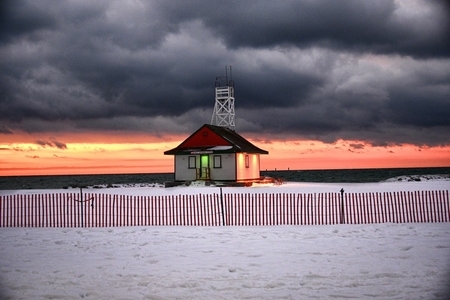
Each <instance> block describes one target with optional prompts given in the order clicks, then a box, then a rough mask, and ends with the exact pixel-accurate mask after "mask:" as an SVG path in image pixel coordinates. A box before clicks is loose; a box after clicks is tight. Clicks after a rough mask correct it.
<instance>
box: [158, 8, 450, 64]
mask: <svg viewBox="0 0 450 300" xmlns="http://www.w3.org/2000/svg"><path fill="white" fill-rule="evenodd" d="M185 4H186V5H179V3H175V2H171V1H164V2H163V4H161V5H162V6H163V11H164V12H165V13H166V14H167V15H168V18H169V19H172V20H182V21H185V20H189V19H200V20H202V21H203V22H204V23H205V24H206V25H207V26H208V27H210V28H212V29H213V30H214V32H216V33H217V34H218V36H220V37H222V38H223V39H224V40H225V42H226V44H227V45H228V46H229V47H231V48H240V47H250V48H255V47H256V48H264V47H274V46H279V45H292V46H298V47H301V48H306V47H311V46H320V47H327V48H333V49H343V50H345V51H356V52H359V51H363V52H372V53H373V52H374V53H388V54H391V53H398V54H404V55H412V56H418V57H430V56H431V57H435V56H445V57H448V56H449V55H450V38H449V33H450V31H449V24H448V19H447V18H446V17H447V16H446V15H445V13H446V11H445V9H446V8H447V6H446V5H445V4H444V3H440V2H437V1H435V2H433V3H428V4H432V5H433V7H432V8H431V9H432V10H433V15H432V17H433V19H426V18H427V17H428V16H429V15H428V14H427V13H424V15H422V16H421V15H420V13H421V12H420V11H418V12H416V14H414V15H406V16H405V15H402V14H401V12H399V11H398V10H397V9H398V5H397V4H396V3H395V2H394V1H390V0H387V1H359V0H354V1H296V0H292V1H283V3H280V2H277V1H263V2H255V1H233V2H229V1H223V2H209V4H206V5H205V3H204V1H187V3H186V2H185ZM422 4H423V3H422ZM417 9H424V7H423V6H420V7H417ZM426 9H428V8H425V10H426ZM441 10H442V11H441ZM417 17H419V18H417Z"/></svg>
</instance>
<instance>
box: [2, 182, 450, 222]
mask: <svg viewBox="0 0 450 300" xmlns="http://www.w3.org/2000/svg"><path fill="white" fill-rule="evenodd" d="M449 221H450V201H449V193H448V191H416V192H387V193H345V194H339V193H318V194H289V193H288V194H286V193H278V194H267V193H261V194H250V193H249V194H245V193H244V194H222V193H220V194H198V195H179V196H124V195H122V196H120V195H109V194H96V193H92V194H90V193H84V194H83V193H60V194H31V195H9V196H0V227H114V226H152V225H156V226H164V225H175V226H176V225H178V226H236V225H244V226H259V225H325V224H368V223H384V222H393V223H409V222H449Z"/></svg>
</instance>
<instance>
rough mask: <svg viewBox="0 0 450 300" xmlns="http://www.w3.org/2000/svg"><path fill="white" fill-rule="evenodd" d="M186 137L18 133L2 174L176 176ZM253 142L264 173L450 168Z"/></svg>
mask: <svg viewBox="0 0 450 300" xmlns="http://www.w3.org/2000/svg"><path fill="white" fill-rule="evenodd" d="M47 136H48V135H47ZM186 137H187V136H186ZM186 137H183V136H181V135H177V136H171V137H165V138H164V139H162V138H151V137H148V136H145V135H141V136H140V135H122V136H121V135H117V136H111V135H103V136H102V135H98V134H97V135H91V136H84V137H83V140H84V141H83V142H81V141H80V140H81V136H77V135H72V136H70V135H68V136H65V137H64V141H65V142H66V143H65V144H64V146H62V147H61V148H58V147H55V146H54V145H51V143H49V145H40V144H37V143H36V140H39V139H38V138H31V137H30V136H26V135H22V138H19V137H18V136H17V135H16V136H15V137H14V139H11V138H12V136H9V138H10V139H9V140H6V139H3V140H1V141H0V149H1V150H0V153H1V158H0V164H1V167H0V176H15V175H70V174H121V173H166V172H173V169H174V166H173V156H165V155H164V154H163V152H164V151H166V150H168V149H171V148H174V147H176V146H177V145H178V144H179V143H181V142H182V141H183V140H184V139H185V138H186ZM47 140H49V141H51V140H52V139H47ZM95 140H98V141H99V142H95ZM249 140H250V141H251V142H252V143H254V144H255V145H257V146H259V147H261V148H263V149H265V150H267V151H269V155H262V156H261V170H262V171H264V170H288V169H290V170H313V169H356V168H400V167H445V166H450V147H422V148H421V147H417V146H413V145H401V146H398V145H396V146H386V147H372V146H370V145H368V144H364V143H362V142H358V141H345V140H339V141H337V142H335V143H330V144H327V143H323V142H318V141H311V140H289V141H272V142H270V143H260V142H257V141H254V140H252V139H249ZM53 141H56V139H53ZM139 141H140V142H139Z"/></svg>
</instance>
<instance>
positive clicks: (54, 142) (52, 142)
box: [36, 138, 67, 150]
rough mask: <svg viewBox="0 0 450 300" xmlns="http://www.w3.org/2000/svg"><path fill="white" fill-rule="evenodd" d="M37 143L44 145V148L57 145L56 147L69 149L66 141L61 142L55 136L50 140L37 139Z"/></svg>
mask: <svg viewBox="0 0 450 300" xmlns="http://www.w3.org/2000/svg"><path fill="white" fill-rule="evenodd" d="M36 144H38V145H39V146H42V147H44V148H45V147H47V146H48V147H55V148H58V149H62V150H64V149H67V145H66V144H65V143H63V142H59V141H57V140H56V139H55V138H50V141H47V140H37V141H36Z"/></svg>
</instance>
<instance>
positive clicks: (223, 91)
mask: <svg viewBox="0 0 450 300" xmlns="http://www.w3.org/2000/svg"><path fill="white" fill-rule="evenodd" d="M234 116H235V112H234V87H232V86H219V87H216V103H215V105H214V111H213V114H212V117H211V125H217V126H223V127H228V128H230V129H232V130H234V126H235V123H234Z"/></svg>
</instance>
